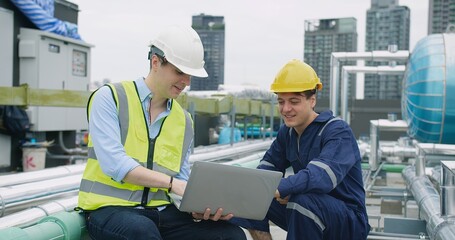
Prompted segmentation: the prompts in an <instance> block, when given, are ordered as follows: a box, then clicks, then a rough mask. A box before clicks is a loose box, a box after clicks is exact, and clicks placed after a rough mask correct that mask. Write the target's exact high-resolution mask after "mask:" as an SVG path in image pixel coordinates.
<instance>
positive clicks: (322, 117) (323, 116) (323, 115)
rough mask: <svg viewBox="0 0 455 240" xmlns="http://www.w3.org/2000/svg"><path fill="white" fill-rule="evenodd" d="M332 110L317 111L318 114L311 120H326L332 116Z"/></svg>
mask: <svg viewBox="0 0 455 240" xmlns="http://www.w3.org/2000/svg"><path fill="white" fill-rule="evenodd" d="M332 115H333V114H332V111H330V110H327V111H324V112H321V113H319V115H318V116H317V117H316V118H315V119H314V121H313V122H327V121H328V120H329V119H330V118H332Z"/></svg>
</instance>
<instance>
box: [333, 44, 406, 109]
mask: <svg viewBox="0 0 455 240" xmlns="http://www.w3.org/2000/svg"><path fill="white" fill-rule="evenodd" d="M408 57H409V51H394V52H390V51H372V52H333V53H332V55H331V61H330V65H331V67H330V92H331V94H330V109H331V110H332V112H333V115H335V116H338V101H339V93H338V91H339V90H338V85H339V82H340V80H339V68H340V61H354V60H366V61H390V60H396V61H400V60H403V61H404V60H407V59H408Z"/></svg>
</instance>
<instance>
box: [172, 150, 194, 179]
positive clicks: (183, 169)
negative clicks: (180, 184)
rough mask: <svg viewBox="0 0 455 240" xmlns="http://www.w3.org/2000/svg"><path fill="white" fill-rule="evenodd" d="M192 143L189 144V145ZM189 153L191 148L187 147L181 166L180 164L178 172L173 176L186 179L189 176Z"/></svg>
mask: <svg viewBox="0 0 455 240" xmlns="http://www.w3.org/2000/svg"><path fill="white" fill-rule="evenodd" d="M191 145H192V144H190V146H191ZM190 155H191V148H188V151H187V152H186V155H185V160H183V163H182V166H180V172H179V173H178V174H177V175H176V176H175V178H177V179H180V180H184V181H188V179H189V177H190V162H189V158H190Z"/></svg>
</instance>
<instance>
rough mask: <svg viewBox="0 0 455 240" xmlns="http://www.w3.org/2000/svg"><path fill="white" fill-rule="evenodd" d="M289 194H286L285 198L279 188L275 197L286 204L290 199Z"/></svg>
mask: <svg viewBox="0 0 455 240" xmlns="http://www.w3.org/2000/svg"><path fill="white" fill-rule="evenodd" d="M289 197H290V196H289V195H288V196H286V197H285V198H281V195H280V192H279V191H278V190H276V191H275V199H276V200H277V201H278V202H279V203H280V204H283V205H286V204H288V201H289Z"/></svg>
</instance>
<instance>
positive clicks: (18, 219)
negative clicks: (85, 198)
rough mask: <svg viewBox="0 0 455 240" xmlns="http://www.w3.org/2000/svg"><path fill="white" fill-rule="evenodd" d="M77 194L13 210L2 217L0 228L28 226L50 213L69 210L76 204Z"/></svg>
mask: <svg viewBox="0 0 455 240" xmlns="http://www.w3.org/2000/svg"><path fill="white" fill-rule="evenodd" d="M77 199H78V196H77V195H76V196H72V197H69V198H61V199H55V200H53V201H51V202H47V203H45V204H42V205H35V206H33V207H31V208H28V209H26V210H23V211H19V212H15V213H13V214H10V215H8V216H5V217H2V221H0V229H5V228H9V227H20V228H24V227H28V226H31V225H33V224H35V223H36V222H38V221H39V220H40V219H42V218H43V217H46V216H49V215H51V214H54V213H57V212H61V211H66V212H71V211H73V210H74V208H75V207H76V206H77Z"/></svg>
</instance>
